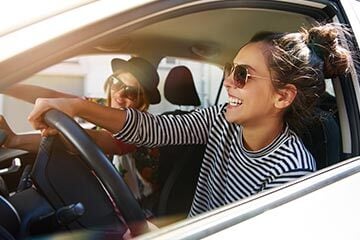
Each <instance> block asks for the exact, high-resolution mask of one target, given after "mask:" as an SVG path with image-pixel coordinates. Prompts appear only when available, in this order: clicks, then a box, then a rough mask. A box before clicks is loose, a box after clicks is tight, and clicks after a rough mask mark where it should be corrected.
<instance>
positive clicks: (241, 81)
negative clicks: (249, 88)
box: [234, 65, 248, 88]
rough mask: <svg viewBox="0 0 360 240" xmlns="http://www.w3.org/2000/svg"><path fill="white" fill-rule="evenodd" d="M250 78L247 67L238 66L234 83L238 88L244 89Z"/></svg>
mask: <svg viewBox="0 0 360 240" xmlns="http://www.w3.org/2000/svg"><path fill="white" fill-rule="evenodd" d="M247 77H248V71H247V69H246V67H244V66H241V65H237V66H236V67H235V70H234V81H235V84H236V86H237V87H239V88H243V87H244V86H245V83H246V80H247Z"/></svg>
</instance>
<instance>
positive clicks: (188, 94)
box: [157, 66, 205, 216]
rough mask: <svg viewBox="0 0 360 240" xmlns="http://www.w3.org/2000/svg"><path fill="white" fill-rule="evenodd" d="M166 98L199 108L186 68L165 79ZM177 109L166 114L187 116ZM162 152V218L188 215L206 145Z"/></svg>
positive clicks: (173, 102)
mask: <svg viewBox="0 0 360 240" xmlns="http://www.w3.org/2000/svg"><path fill="white" fill-rule="evenodd" d="M164 96H165V98H166V99H167V100H168V101H169V102H170V103H172V104H175V105H179V106H194V107H195V106H199V105H200V99H199V96H198V94H197V91H196V88H195V84H194V80H193V76H192V74H191V72H190V70H189V69H188V68H187V67H186V66H177V67H174V68H172V69H171V70H170V72H169V74H168V75H167V77H166V79H165V85H164ZM186 113H188V111H183V110H180V109H177V110H175V111H171V112H165V113H163V114H174V115H177V114H186ZM159 150H160V159H159V162H160V166H159V181H160V187H161V193H160V199H159V205H158V209H157V215H158V216H168V215H182V216H186V215H187V213H188V211H189V210H190V207H191V203H192V199H193V196H194V193H195V187H196V183H197V178H198V175H199V171H200V166H201V162H202V158H203V155H204V151H205V145H172V146H163V147H160V148H159Z"/></svg>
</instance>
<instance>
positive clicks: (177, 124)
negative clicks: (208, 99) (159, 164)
mask: <svg viewBox="0 0 360 240" xmlns="http://www.w3.org/2000/svg"><path fill="white" fill-rule="evenodd" d="M218 109H219V107H216V106H215V107H211V108H205V109H201V110H196V111H193V112H191V113H188V114H182V115H152V114H149V113H145V112H140V111H137V110H135V109H131V108H129V109H127V117H126V121H125V125H124V127H123V129H122V130H121V131H119V132H118V133H116V134H114V137H115V138H117V139H121V140H123V141H124V142H126V143H134V144H136V145H142V146H147V147H154V146H161V145H176V144H205V143H206V141H207V139H208V134H209V130H210V128H211V123H212V122H213V121H212V118H214V117H215V115H216V114H217V113H218Z"/></svg>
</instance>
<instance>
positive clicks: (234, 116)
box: [224, 42, 279, 127]
mask: <svg viewBox="0 0 360 240" xmlns="http://www.w3.org/2000/svg"><path fill="white" fill-rule="evenodd" d="M263 49H264V44H263V43H261V42H258V43H250V44H247V45H245V46H244V47H243V48H241V50H240V51H239V52H238V54H237V55H236V57H235V59H234V64H235V65H245V66H246V68H247V69H248V73H249V74H250V75H256V76H261V77H256V76H254V77H252V76H249V77H248V80H247V82H246V83H245V85H244V86H243V87H242V88H241V87H240V86H238V87H237V86H236V85H235V84H234V72H232V73H231V74H230V75H229V76H228V77H227V78H226V79H225V81H224V86H225V88H226V89H227V92H228V101H229V104H228V105H227V109H226V114H225V117H226V119H227V121H229V122H233V123H237V124H241V125H242V126H244V127H247V126H259V124H267V123H268V121H271V119H272V118H278V117H279V114H278V112H279V111H278V110H277V109H276V108H275V105H274V103H275V96H276V92H275V89H274V87H273V85H272V82H271V77H270V72H269V69H268V67H267V62H266V60H265V57H264V55H263ZM245 76H246V74H245Z"/></svg>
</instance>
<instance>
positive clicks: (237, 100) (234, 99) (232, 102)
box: [229, 97, 242, 106]
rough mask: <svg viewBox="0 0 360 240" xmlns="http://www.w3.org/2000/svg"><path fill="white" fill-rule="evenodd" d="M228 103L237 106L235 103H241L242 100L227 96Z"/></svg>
mask: <svg viewBox="0 0 360 240" xmlns="http://www.w3.org/2000/svg"><path fill="white" fill-rule="evenodd" d="M229 104H230V105H231V106H237V105H241V104H242V101H241V100H240V99H238V98H233V97H229Z"/></svg>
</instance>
